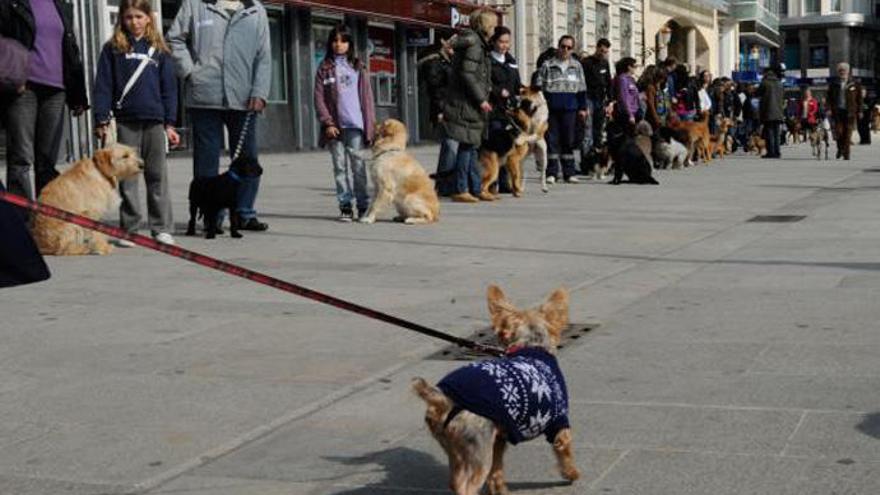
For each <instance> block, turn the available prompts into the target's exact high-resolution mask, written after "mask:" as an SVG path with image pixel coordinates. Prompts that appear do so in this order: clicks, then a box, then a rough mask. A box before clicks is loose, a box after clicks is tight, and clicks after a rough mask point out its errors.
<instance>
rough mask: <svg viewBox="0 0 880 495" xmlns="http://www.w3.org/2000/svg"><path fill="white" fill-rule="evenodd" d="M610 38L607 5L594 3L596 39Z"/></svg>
mask: <svg viewBox="0 0 880 495" xmlns="http://www.w3.org/2000/svg"><path fill="white" fill-rule="evenodd" d="M610 37H611V14H610V12H609V9H608V4H607V3H602V2H596V39H599V38H606V39H607V38H610Z"/></svg>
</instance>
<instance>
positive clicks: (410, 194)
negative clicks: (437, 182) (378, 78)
mask: <svg viewBox="0 0 880 495" xmlns="http://www.w3.org/2000/svg"><path fill="white" fill-rule="evenodd" d="M406 140H407V132H406V126H405V125H403V122H401V121H399V120H395V119H388V120H386V121H385V122H383V123H382V124H381V125H380V126H379V127H378V128H377V129H376V140H375V141H374V143H373V148H372V151H373V157H372V158H370V159H368V160H367V163H368V167H369V171H370V177H371V178H372V179H373V184H374V185H375V192H374V194H373V201H372V203H371V204H370V209H369V210H368V211H367V214H366V215H364V216H363V217H361V218H360V219H359V221H360V222H361V223H373V222H375V221H376V215H378V214H379V213H380V212H382V211H383V210H384V209H386V208H387V207H388V206H389V205H391V204H394V207H395V208H396V209H397V215H398V216H397V217H396V218H395V220H398V221H401V222H404V223H408V224H417V223H433V222H436V221H437V220H438V219H439V218H440V201H439V200H438V199H437V193H436V192H435V191H434V184H433V183H432V182H431V179H430V178H429V177H428V174H427V173H426V172H425V169H424V168H422V166H421V164H419V162H418V161H417V160H416V159H415V157H413V156H412V155H411V154H409V153H407V152H406Z"/></svg>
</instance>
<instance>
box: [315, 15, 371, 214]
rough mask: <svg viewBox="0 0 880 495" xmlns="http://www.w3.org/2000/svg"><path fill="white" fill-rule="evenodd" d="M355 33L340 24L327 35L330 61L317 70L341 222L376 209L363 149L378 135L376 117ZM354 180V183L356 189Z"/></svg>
mask: <svg viewBox="0 0 880 495" xmlns="http://www.w3.org/2000/svg"><path fill="white" fill-rule="evenodd" d="M352 39H353V38H352V33H351V31H350V30H349V28H348V27H347V26H346V25H344V24H337V25H336V27H334V28H333V29H332V30H331V31H330V34H329V36H328V37H327V45H326V48H325V51H324V60H323V61H322V62H321V65H320V66H318V72H317V73H316V74H315V95H314V96H315V109H316V111H317V114H318V120H319V121H320V123H321V137H320V144H321V146H326V147H327V148H328V149H329V150H330V156H331V159H332V161H333V177H334V180H335V182H336V201H337V202H338V204H339V220H340V221H341V222H351V221H352V220H354V210H353V209H352V200H356V201H357V212H358V218H361V217H363V216H364V215H365V214H366V212H367V209H368V208H369V207H370V198H369V193H368V192H367V169H366V165H365V164H364V160H363V158H361V157H360V155H359V154H358V152H359V151H360V150H361V149H363V148H364V146H365V145H366V144H368V143H369V142H371V141H372V139H373V130H374V127H375V124H376V115H375V110H374V108H373V89H372V87H371V86H370V75H369V74H368V73H367V68H366V65H365V64H364V63H363V62H361V61H360V60H359V59H358V58H357V57H355V53H354V48H353V47H352ZM352 183H354V187H353V188H352Z"/></svg>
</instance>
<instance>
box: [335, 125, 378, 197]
mask: <svg viewBox="0 0 880 495" xmlns="http://www.w3.org/2000/svg"><path fill="white" fill-rule="evenodd" d="M340 132H341V134H340V135H339V136H338V137H337V138H336V139H333V140H331V141H329V142H328V143H327V147H328V148H330V156H331V157H332V158H333V177H334V179H335V180H336V200H337V201H338V202H339V208H340V209H342V208H351V200H352V199H353V198H356V199H357V209H358V212H363V211H366V210H367V208H369V207H370V197H369V195H368V193H367V168H366V165H365V164H364V160H363V159H362V158H361V157H360V156H358V154H357V151H359V150H360V149H361V148H363V143H364V132H363V131H362V130H360V129H342V130H341V131H340ZM352 179H354V190H353V191H352V187H351V186H352ZM352 192H353V194H352Z"/></svg>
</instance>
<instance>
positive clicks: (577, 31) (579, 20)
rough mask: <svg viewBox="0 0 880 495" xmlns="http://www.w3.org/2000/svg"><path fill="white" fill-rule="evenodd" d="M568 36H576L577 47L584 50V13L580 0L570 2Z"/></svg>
mask: <svg viewBox="0 0 880 495" xmlns="http://www.w3.org/2000/svg"><path fill="white" fill-rule="evenodd" d="M567 29H568V34H570V35H572V36H574V40H575V46H577V47H579V48H580V49H583V48H584V47H585V46H586V45H585V44H584V13H583V4H582V3H581V1H580V0H568V26H567Z"/></svg>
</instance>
